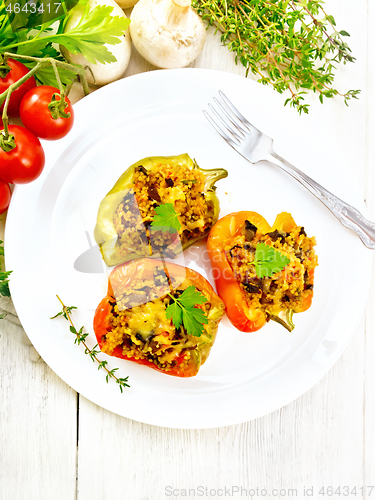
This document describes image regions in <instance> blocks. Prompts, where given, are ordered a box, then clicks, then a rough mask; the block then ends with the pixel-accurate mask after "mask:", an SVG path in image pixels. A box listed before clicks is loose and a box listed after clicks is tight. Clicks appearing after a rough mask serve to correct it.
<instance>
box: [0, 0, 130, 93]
mask: <svg viewBox="0 0 375 500" xmlns="http://www.w3.org/2000/svg"><path fill="white" fill-rule="evenodd" d="M77 9H81V10H82V17H81V19H80V21H79V23H78V24H77V26H75V27H74V28H72V29H71V30H70V31H69V32H66V33H64V27H65V26H66V23H67V21H68V19H69V15H71V14H72V12H73V11H70V12H69V13H68V14H67V16H66V17H64V18H62V19H60V21H58V22H59V25H58V27H57V30H55V29H52V28H51V26H52V24H54V23H55V20H52V21H50V22H46V23H44V24H43V25H41V26H38V27H37V28H34V26H31V27H30V26H29V23H28V19H27V18H26V19H25V20H24V22H23V24H22V25H21V26H19V28H18V29H17V30H15V31H13V30H12V28H11V25H10V21H9V18H8V16H7V12H6V10H5V4H4V1H3V0H0V53H3V52H12V53H14V54H15V56H14V58H15V59H16V58H17V56H16V54H20V55H24V56H25V55H27V56H33V57H52V58H54V59H57V60H60V61H63V60H64V59H63V57H62V55H61V54H60V52H59V51H58V50H57V47H58V46H59V45H61V46H63V47H65V49H67V50H69V51H70V52H72V53H73V54H78V53H82V54H83V56H84V57H85V58H86V59H87V60H88V61H90V62H92V63H95V62H96V61H98V62H100V63H111V62H115V61H116V58H115V56H114V55H113V54H112V52H111V51H110V50H108V49H107V47H105V45H104V44H110V45H115V44H118V43H120V41H121V40H120V39H119V38H118V37H120V36H121V35H123V34H124V32H125V31H126V29H127V28H128V26H129V24H130V20H129V19H127V18H125V17H120V16H113V15H111V13H112V11H113V7H110V6H106V5H98V6H96V7H95V8H94V9H93V10H91V12H90V7H89V5H88V4H87V0H82V1H80V2H79V5H77V6H76V7H74V12H76V11H77ZM26 66H27V67H28V68H32V67H34V66H35V63H33V62H27V63H26ZM59 74H60V79H61V80H62V83H63V84H67V83H70V81H73V80H74V79H75V78H76V74H75V73H73V72H72V71H69V70H68V69H62V70H61V72H60V70H59ZM36 78H37V79H38V80H39V82H40V83H42V84H44V85H53V86H55V87H56V86H57V81H56V78H55V76H54V72H53V68H52V67H46V68H42V69H41V70H40V71H38V73H37V74H36Z"/></svg>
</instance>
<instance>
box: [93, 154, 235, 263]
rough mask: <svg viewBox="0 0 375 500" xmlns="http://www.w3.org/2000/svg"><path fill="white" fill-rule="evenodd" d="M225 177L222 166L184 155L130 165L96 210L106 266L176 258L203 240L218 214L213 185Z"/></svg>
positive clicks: (156, 158) (158, 157) (99, 240)
mask: <svg viewBox="0 0 375 500" xmlns="http://www.w3.org/2000/svg"><path fill="white" fill-rule="evenodd" d="M227 175H228V173H227V171H226V170H224V169H222V168H217V169H211V170H204V169H202V168H200V167H198V165H197V163H196V162H195V161H193V160H192V159H191V158H190V156H189V155H187V154H182V155H179V156H167V157H163V156H154V157H150V158H144V159H143V160H140V161H138V162H137V163H135V164H134V165H132V166H131V167H129V168H128V169H127V170H126V171H125V172H124V173H123V174H122V175H121V177H120V178H119V179H118V181H117V182H116V184H115V185H114V187H113V188H112V189H111V190H110V191H109V193H108V194H107V195H106V196H105V198H104V199H103V200H102V202H101V203H100V206H99V210H98V215H97V222H96V227H95V239H96V242H97V244H98V245H99V246H100V251H101V253H102V256H103V259H104V261H105V263H106V264H107V266H116V265H118V264H121V263H123V262H126V261H129V260H134V259H137V258H141V257H159V258H160V257H169V258H175V257H176V256H177V254H178V253H180V252H182V251H183V250H185V249H186V248H187V247H189V246H190V245H192V244H193V243H195V242H197V241H198V240H201V239H202V238H205V237H206V236H207V235H208V233H209V232H210V229H211V228H212V226H213V225H214V224H215V223H216V221H217V220H218V216H219V200H218V198H217V196H216V194H215V190H216V186H215V182H216V181H218V180H219V179H222V178H223V177H226V176H227ZM160 214H162V215H163V217H164V218H162V219H161V218H160ZM156 215H159V219H158V218H157V217H156ZM154 219H155V221H156V220H159V221H160V220H163V221H166V222H165V225H167V226H169V225H170V226H172V227H169V228H167V229H168V230H166V227H161V226H163V225H164V223H163V224H160V223H158V224H157V225H155V224H154V222H155V221H154ZM168 221H170V223H169V222H168ZM173 221H174V222H173ZM159 224H160V226H159ZM173 227H174V229H173Z"/></svg>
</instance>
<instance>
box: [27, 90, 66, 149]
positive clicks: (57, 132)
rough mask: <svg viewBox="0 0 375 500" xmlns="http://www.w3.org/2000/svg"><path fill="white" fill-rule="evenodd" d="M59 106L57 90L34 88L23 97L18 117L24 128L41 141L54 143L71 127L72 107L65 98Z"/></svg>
mask: <svg viewBox="0 0 375 500" xmlns="http://www.w3.org/2000/svg"><path fill="white" fill-rule="evenodd" d="M64 104H65V106H64V105H61V96H60V91H59V89H56V88H55V87H51V86H49V85H40V86H39V87H35V88H33V89H31V90H29V92H28V93H27V94H26V95H25V96H24V98H23V99H22V102H21V105H20V116H21V120H22V122H23V124H24V125H25V127H26V128H28V129H29V130H31V132H33V133H34V134H35V135H36V136H38V137H40V138H41V139H47V140H50V141H54V140H56V139H61V138H62V137H64V136H65V135H66V134H67V133H68V132H69V131H70V129H71V128H72V127H73V121H74V112H73V106H72V104H71V103H70V101H69V99H68V98H67V97H66V96H65V99H64Z"/></svg>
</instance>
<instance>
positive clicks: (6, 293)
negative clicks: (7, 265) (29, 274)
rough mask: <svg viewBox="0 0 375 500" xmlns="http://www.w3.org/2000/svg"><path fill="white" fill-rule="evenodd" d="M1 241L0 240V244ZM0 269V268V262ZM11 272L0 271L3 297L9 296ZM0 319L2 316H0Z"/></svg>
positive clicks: (0, 247) (0, 285)
mask: <svg viewBox="0 0 375 500" xmlns="http://www.w3.org/2000/svg"><path fill="white" fill-rule="evenodd" d="M2 243H3V242H2V241H1V240H0V245H1V244H2ZM0 255H1V256H3V255H4V247H3V246H0ZM0 269H1V264H0ZM11 273H12V271H3V272H0V295H3V296H4V297H10V291H9V279H8V278H9V276H10V274H11ZM0 319H2V318H0Z"/></svg>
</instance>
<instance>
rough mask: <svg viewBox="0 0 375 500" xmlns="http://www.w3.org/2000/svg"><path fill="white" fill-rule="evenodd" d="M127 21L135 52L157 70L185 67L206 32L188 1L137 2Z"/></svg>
mask: <svg viewBox="0 0 375 500" xmlns="http://www.w3.org/2000/svg"><path fill="white" fill-rule="evenodd" d="M130 19H131V24H130V27H129V29H130V34H131V37H132V40H133V43H134V46H135V48H136V49H137V50H138V52H139V53H140V54H141V56H143V57H144V58H145V59H146V60H147V61H148V62H150V63H151V64H153V65H154V66H157V67H159V68H183V67H185V66H188V65H189V64H190V63H191V62H192V61H194V59H196V58H197V57H198V55H199V54H200V53H201V51H202V49H203V46H204V43H205V41H206V29H205V27H204V24H203V22H202V20H201V18H200V17H199V16H198V14H197V13H196V12H194V10H193V9H192V8H191V0H139V2H138V3H137V4H136V5H135V7H134V9H133V12H132V13H131V16H130Z"/></svg>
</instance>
